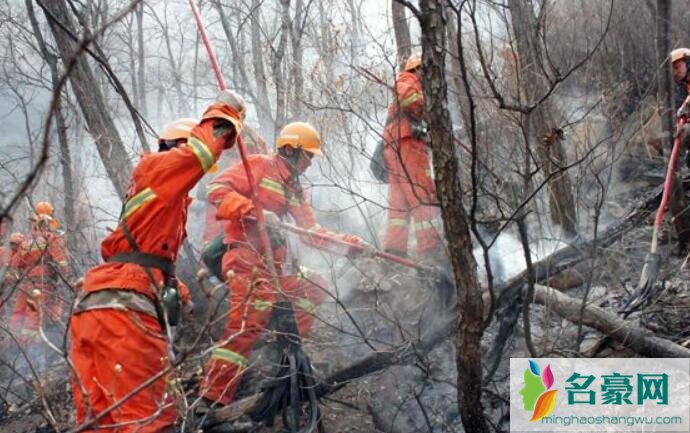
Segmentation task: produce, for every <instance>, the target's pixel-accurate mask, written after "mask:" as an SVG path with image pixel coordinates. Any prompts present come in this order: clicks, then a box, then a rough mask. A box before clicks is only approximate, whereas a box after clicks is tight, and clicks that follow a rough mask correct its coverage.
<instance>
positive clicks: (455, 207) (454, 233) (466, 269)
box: [419, 0, 489, 433]
mask: <svg viewBox="0 0 690 433" xmlns="http://www.w3.org/2000/svg"><path fill="white" fill-rule="evenodd" d="M420 6H421V13H420V17H419V19H420V24H421V27H422V50H423V78H422V82H423V87H424V99H425V101H426V109H427V112H428V116H429V131H430V134H429V135H430V141H431V143H430V144H431V149H432V155H433V164H434V171H435V173H436V179H435V183H436V191H437V194H438V199H439V202H440V204H441V211H442V214H443V225H444V228H445V233H446V239H447V241H448V250H449V253H450V259H451V263H452V265H453V272H454V275H455V285H456V287H457V293H458V305H459V308H460V310H459V311H458V314H459V320H458V332H457V337H456V345H457V349H456V350H457V357H456V360H457V369H458V382H457V384H458V385H457V389H458V407H459V410H460V415H461V418H462V423H463V426H464V427H465V430H466V431H471V432H478V433H482V432H488V431H489V430H488V427H487V424H486V420H485V417H484V409H483V406H482V404H481V397H482V357H481V353H482V350H481V344H480V343H481V337H482V330H483V326H482V322H483V317H482V313H483V305H482V296H481V287H480V286H479V281H478V278H477V265H476V262H475V260H474V256H473V255H472V240H471V238H470V230H469V221H468V216H467V213H466V212H465V208H464V206H463V200H462V197H463V193H462V188H461V185H460V176H459V174H458V160H457V157H456V155H455V149H454V144H453V127H452V123H451V119H450V113H449V111H448V89H447V84H446V74H445V53H446V48H447V47H446V28H445V22H444V18H443V2H442V1H441V0H422V1H421V2H420Z"/></svg>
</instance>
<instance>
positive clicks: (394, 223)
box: [388, 218, 407, 227]
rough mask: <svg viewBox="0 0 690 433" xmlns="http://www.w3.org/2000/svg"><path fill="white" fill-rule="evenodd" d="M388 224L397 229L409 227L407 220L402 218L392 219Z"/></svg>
mask: <svg viewBox="0 0 690 433" xmlns="http://www.w3.org/2000/svg"><path fill="white" fill-rule="evenodd" d="M388 224H390V225H392V226H396V227H407V220H404V219H400V218H391V219H389V220H388Z"/></svg>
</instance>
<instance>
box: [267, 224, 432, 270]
mask: <svg viewBox="0 0 690 433" xmlns="http://www.w3.org/2000/svg"><path fill="white" fill-rule="evenodd" d="M269 225H274V226H277V227H279V228H282V229H284V230H287V231H289V232H292V233H295V234H298V235H302V236H311V237H314V238H317V239H321V240H325V241H328V242H331V243H334V244H337V245H342V246H347V247H349V248H350V249H353V250H357V251H359V252H362V253H369V254H371V255H374V256H376V257H381V258H382V259H386V260H389V261H391V262H395V263H398V264H400V265H403V266H407V267H409V268H414V269H419V270H420V271H424V272H429V273H433V272H435V269H433V268H432V267H430V266H424V265H421V264H419V263H416V262H413V261H412V260H409V259H406V258H404V257H400V256H396V255H395V254H391V253H387V252H385V251H381V250H377V249H375V248H372V247H370V246H367V245H360V244H356V243H353V242H348V241H346V240H345V239H340V238H336V237H333V236H331V235H329V234H327V233H321V232H317V231H313V230H308V229H303V228H301V227H297V226H295V225H292V224H288V223H284V222H282V221H276V222H271V223H270V224H269Z"/></svg>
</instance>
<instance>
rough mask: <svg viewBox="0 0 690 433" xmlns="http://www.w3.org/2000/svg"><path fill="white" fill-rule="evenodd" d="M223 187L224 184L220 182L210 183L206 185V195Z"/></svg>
mask: <svg viewBox="0 0 690 433" xmlns="http://www.w3.org/2000/svg"><path fill="white" fill-rule="evenodd" d="M222 187H223V185H221V184H218V183H209V184H208V185H207V186H206V195H209V194H211V193H212V192H213V191H216V190H218V189H220V188H222Z"/></svg>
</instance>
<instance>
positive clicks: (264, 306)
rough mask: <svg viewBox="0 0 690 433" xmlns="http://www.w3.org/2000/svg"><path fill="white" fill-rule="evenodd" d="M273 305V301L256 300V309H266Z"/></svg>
mask: <svg viewBox="0 0 690 433" xmlns="http://www.w3.org/2000/svg"><path fill="white" fill-rule="evenodd" d="M272 306H273V302H271V301H264V300H262V299H257V300H256V301H254V309H255V310H256V311H266V310H268V309H269V308H271V307H272Z"/></svg>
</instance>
